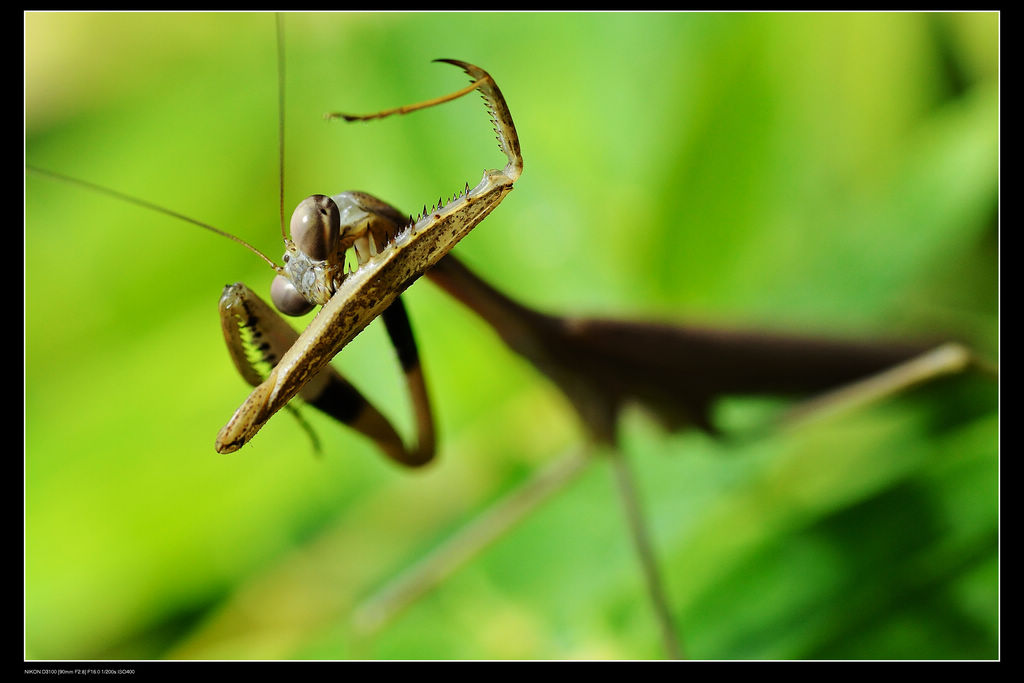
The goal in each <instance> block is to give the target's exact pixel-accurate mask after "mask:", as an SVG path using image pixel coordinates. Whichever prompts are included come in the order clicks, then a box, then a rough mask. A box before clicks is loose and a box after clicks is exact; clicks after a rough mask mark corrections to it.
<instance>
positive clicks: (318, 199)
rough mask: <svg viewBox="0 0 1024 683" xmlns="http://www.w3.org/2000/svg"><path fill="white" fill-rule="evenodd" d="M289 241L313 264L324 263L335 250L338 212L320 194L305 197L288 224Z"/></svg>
mask: <svg viewBox="0 0 1024 683" xmlns="http://www.w3.org/2000/svg"><path fill="white" fill-rule="evenodd" d="M290 228H291V235H292V242H294V243H295V246H296V247H298V248H299V250H300V251H302V252H303V253H305V254H306V255H307V256H309V257H310V258H311V259H313V260H314V261H325V260H327V257H328V256H330V255H331V254H333V253H334V252H335V251H337V248H338V236H339V234H340V232H341V212H340V211H338V205H337V204H335V203H334V200H333V199H331V198H330V197H328V196H327V195H323V194H314V195H311V196H309V197H306V198H305V199H303V200H302V201H301V202H299V205H298V206H297V207H295V211H294V213H292V222H291V226H290Z"/></svg>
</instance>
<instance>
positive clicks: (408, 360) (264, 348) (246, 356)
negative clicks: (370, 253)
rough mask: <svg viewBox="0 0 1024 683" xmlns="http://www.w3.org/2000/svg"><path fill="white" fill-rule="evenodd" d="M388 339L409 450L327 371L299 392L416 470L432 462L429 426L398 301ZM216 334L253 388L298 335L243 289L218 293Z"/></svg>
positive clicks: (387, 317) (388, 314) (388, 320)
mask: <svg viewBox="0 0 1024 683" xmlns="http://www.w3.org/2000/svg"><path fill="white" fill-rule="evenodd" d="M383 318H384V323H385V325H386V326H387V330H388V335H389V337H390V338H391V341H392V343H393V344H394V345H395V348H396V349H397V351H398V357H399V361H400V362H401V364H402V369H403V371H404V372H405V377H406V383H407V386H408V389H409V394H410V396H411V398H412V405H413V411H414V412H415V415H416V431H417V438H416V447H415V448H412V449H409V448H406V446H405V445H404V444H403V442H402V439H401V437H400V436H399V435H398V432H397V431H395V428H394V427H393V426H392V425H391V422H390V421H389V420H388V419H387V418H386V417H385V416H384V415H383V414H382V413H381V412H380V411H379V410H377V408H375V407H374V406H373V404H371V403H370V402H369V401H368V400H367V399H366V398H365V397H364V396H363V395H362V394H361V393H360V392H359V390H358V389H356V388H355V387H354V386H352V384H351V383H349V382H348V380H346V379H345V378H344V377H342V376H341V374H339V373H338V371H337V370H335V369H334V368H333V367H331V366H330V365H327V366H325V367H324V369H323V370H321V371H320V372H319V373H317V374H316V375H315V376H314V377H313V379H312V380H310V381H309V382H308V383H307V384H306V385H305V386H304V387H303V388H302V390H301V391H300V392H299V396H300V397H301V398H302V400H304V401H305V402H306V403H309V404H310V405H312V406H313V407H315V408H317V409H318V410H320V411H321V412H324V413H326V414H327V415H330V416H331V417H333V418H334V419H336V420H338V421H339V422H343V423H344V424H347V425H349V426H350V427H352V428H353V429H355V430H356V431H358V432H360V433H361V434H364V435H365V436H367V437H369V438H370V439H372V440H373V441H374V443H376V444H377V447H378V448H380V450H381V451H383V452H384V454H385V455H387V456H388V457H389V458H391V459H392V460H394V461H395V462H397V463H399V464H401V465H405V466H407V467H418V466H420V465H425V464H426V463H428V462H430V460H431V459H432V458H433V456H434V423H433V416H432V413H431V409H430V401H429V398H428V396H427V391H426V385H425V381H424V378H423V370H422V368H421V367H420V363H419V354H418V352H417V350H416V342H415V338H414V337H413V333H412V326H411V325H410V323H409V317H408V315H407V314H406V311H405V306H404V305H403V304H402V302H401V299H396V300H395V303H394V304H393V305H392V306H391V307H390V308H388V309H387V310H386V311H385V312H384V314H383ZM220 319H221V329H222V330H223V332H224V340H225V342H226V343H227V347H228V353H229V354H230V355H231V360H232V361H233V362H234V364H235V368H237V369H238V372H239V374H241V375H242V378H243V379H245V381H246V382H248V383H249V384H251V385H252V386H258V385H259V384H260V383H261V382H262V381H263V380H264V379H265V377H266V375H267V374H269V372H270V370H271V369H272V368H273V367H274V365H276V364H277V362H278V361H279V360H280V358H281V356H282V355H283V354H284V352H285V351H287V350H288V349H289V348H290V347H291V346H292V344H294V343H295V340H296V339H298V336H299V335H298V333H297V332H296V331H295V330H294V329H293V328H292V327H291V325H289V324H288V323H287V322H286V321H285V320H284V318H282V317H281V316H280V315H278V313H277V312H276V311H275V310H274V309H273V308H272V307H271V306H270V305H268V304H267V303H266V302H264V301H263V300H262V299H261V298H260V297H259V296H257V295H256V294H255V293H254V292H253V291H252V290H250V289H249V288H248V287H246V286H245V285H244V284H241V283H237V284H233V285H228V286H227V287H225V288H224V293H223V294H222V295H221V299H220Z"/></svg>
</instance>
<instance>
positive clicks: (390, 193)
mask: <svg viewBox="0 0 1024 683" xmlns="http://www.w3.org/2000/svg"><path fill="white" fill-rule="evenodd" d="M484 66H488V64H486V63H484ZM499 75H500V74H499ZM514 99H516V100H518V99H520V98H514ZM474 113H476V112H474ZM366 130H369V129H366ZM531 149H533V148H532V147H531ZM367 186H372V185H369V184H367ZM382 196H397V195H396V194H395V193H393V192H389V193H388V194H387V195H384V194H382ZM220 353H221V354H222V353H223V352H222V351H221V352H220ZM435 372H436V370H435ZM257 443H259V442H257ZM257 452H258V451H257Z"/></svg>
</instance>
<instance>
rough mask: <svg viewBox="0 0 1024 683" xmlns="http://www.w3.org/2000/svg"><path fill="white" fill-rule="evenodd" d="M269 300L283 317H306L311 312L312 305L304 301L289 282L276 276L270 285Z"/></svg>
mask: <svg viewBox="0 0 1024 683" xmlns="http://www.w3.org/2000/svg"><path fill="white" fill-rule="evenodd" d="M270 300H271V301H273V302H274V306H276V307H277V310H279V311H281V312H282V313H284V314H285V315H296V316H297V315H306V314H307V313H309V312H310V311H312V310H313V306H314V304H311V303H309V302H308V301H306V298H305V297H304V296H302V295H301V294H299V290H297V289H295V285H293V284H292V282H291V280H289V279H288V278H286V277H284V276H283V275H278V276H277V277H275V278H274V281H273V282H271V283H270Z"/></svg>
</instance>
